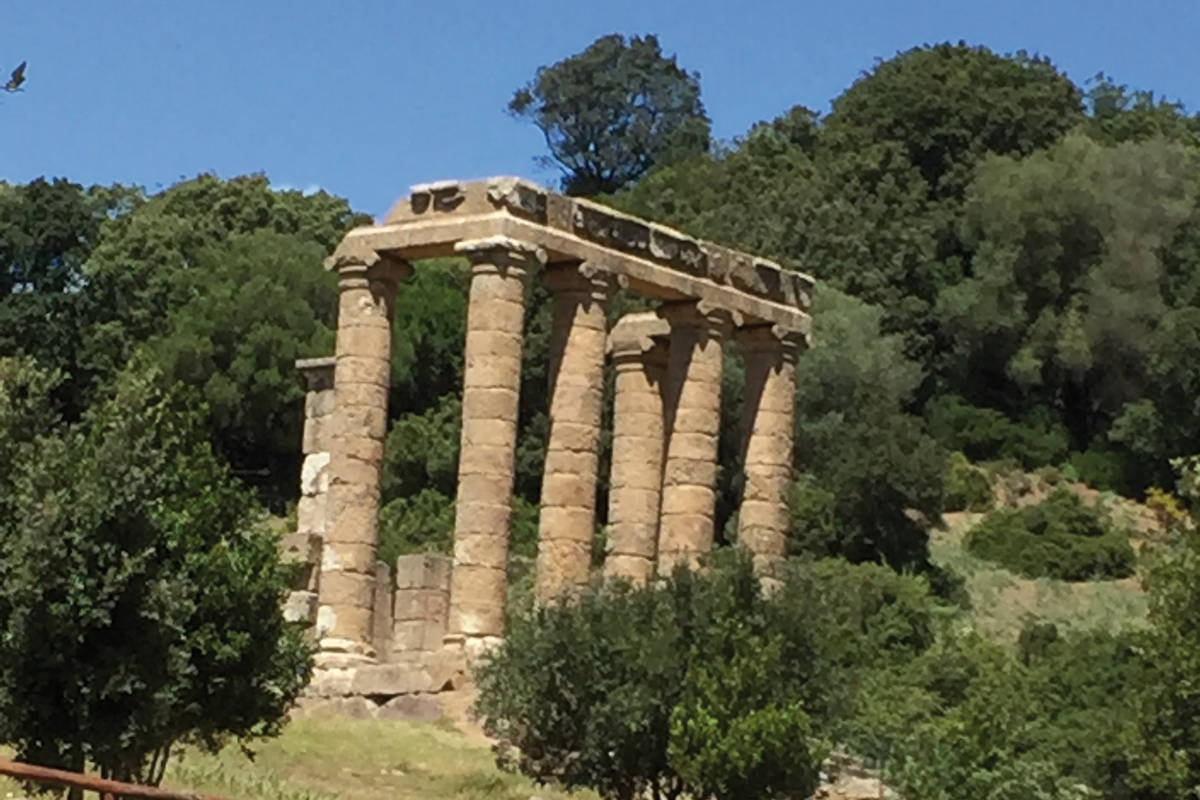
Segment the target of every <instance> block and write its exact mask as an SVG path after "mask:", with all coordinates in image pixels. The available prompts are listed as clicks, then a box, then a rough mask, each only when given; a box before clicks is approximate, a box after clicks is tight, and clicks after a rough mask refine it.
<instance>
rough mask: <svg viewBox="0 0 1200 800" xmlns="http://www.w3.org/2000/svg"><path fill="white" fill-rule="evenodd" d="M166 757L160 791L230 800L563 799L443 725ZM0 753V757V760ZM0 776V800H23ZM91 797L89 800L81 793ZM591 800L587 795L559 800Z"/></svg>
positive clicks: (313, 735) (285, 739) (365, 724)
mask: <svg viewBox="0 0 1200 800" xmlns="http://www.w3.org/2000/svg"><path fill="white" fill-rule="evenodd" d="M252 749H253V751H254V753H255V756H254V759H253V760H250V759H249V758H247V757H246V755H244V754H243V753H242V752H241V750H240V749H239V748H237V747H236V746H232V747H228V748H226V749H225V750H223V751H222V752H221V753H219V754H216V755H210V754H207V753H202V752H198V751H195V750H188V751H185V752H183V753H181V754H180V755H179V756H177V757H173V758H172V761H171V765H170V766H169V767H168V769H167V774H166V778H165V779H164V780H163V787H164V788H167V789H174V790H178V791H192V792H198V793H202V794H211V795H219V796H222V797H228V798H231V800H335V799H336V798H343V799H344V800H484V799H485V798H487V800H529V798H531V797H537V798H541V800H565V798H567V797H568V795H567V794H565V793H563V792H561V791H555V790H551V789H548V788H545V787H538V786H535V785H534V784H533V783H531V782H529V781H528V780H525V779H524V778H521V777H519V776H516V775H510V774H507V773H504V772H501V771H500V770H498V769H497V768H496V766H495V763H494V761H493V759H492V753H491V749H490V747H489V746H488V744H487V743H486V742H485V741H484V740H483V739H482V737H473V736H468V735H466V734H463V733H461V732H459V731H457V730H455V729H454V728H453V727H452V726H451V725H450V724H449V723H445V722H441V723H422V722H406V721H386V722H384V721H379V720H360V719H349V718H330V719H320V720H315V719H314V720H307V719H305V720H296V721H294V722H292V723H291V724H290V725H288V726H287V728H285V729H284V731H283V733H282V735H280V736H279V737H278V738H276V739H270V740H267V741H263V742H258V743H256V744H255V745H254V747H253V748H252ZM6 755H7V753H6ZM33 796H34V795H32V794H30V793H27V792H26V791H25V790H24V789H23V788H22V787H21V785H20V784H18V783H16V782H14V781H6V780H4V779H0V800H18V798H24V797H33ZM87 796H88V797H91V796H92V795H87ZM569 797H571V798H575V799H576V800H595V795H593V794H591V793H590V792H578V793H576V794H573V795H569Z"/></svg>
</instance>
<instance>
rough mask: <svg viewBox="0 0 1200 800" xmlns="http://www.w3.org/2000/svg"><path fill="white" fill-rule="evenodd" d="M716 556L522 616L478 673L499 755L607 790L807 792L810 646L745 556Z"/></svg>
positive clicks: (811, 776) (539, 775)
mask: <svg viewBox="0 0 1200 800" xmlns="http://www.w3.org/2000/svg"><path fill="white" fill-rule="evenodd" d="M718 562H724V563H718V565H717V567H716V568H715V569H714V570H713V571H712V572H711V573H710V574H709V575H705V576H700V575H697V574H695V573H692V572H689V571H688V570H686V569H683V568H681V569H679V570H677V571H676V572H675V573H674V574H673V575H672V576H671V577H670V579H668V580H667V581H664V582H662V583H661V584H656V585H654V586H651V587H644V588H634V587H631V586H630V585H628V584H627V583H625V582H615V583H612V584H608V585H606V586H603V587H598V588H592V589H590V590H588V591H587V592H585V593H584V594H583V595H582V597H580V598H579V600H578V602H574V603H568V604H562V605H553V606H549V607H543V608H540V609H538V610H537V611H536V612H535V613H534V614H533V615H532V616H530V617H528V618H526V619H523V620H519V621H517V623H516V624H515V625H514V627H513V628H512V630H510V632H509V635H508V637H507V638H506V639H505V641H504V643H503V644H501V645H500V646H499V647H498V648H497V649H496V650H494V651H493V652H492V654H491V655H490V656H489V657H488V658H487V659H485V660H484V662H483V663H482V664H481V666H480V667H479V669H478V673H477V676H476V677H477V680H478V684H479V689H480V696H479V700H478V703H477V707H476V708H477V711H478V712H479V714H480V716H481V718H482V719H483V722H484V730H485V731H487V733H488V734H489V735H491V736H493V737H495V738H497V739H499V740H500V741H501V745H500V746H499V748H498V750H497V752H498V755H499V761H500V763H501V765H502V766H507V767H510V768H516V769H519V770H520V771H521V772H523V773H525V774H526V775H529V776H530V777H532V778H533V779H534V780H537V781H539V782H543V783H557V784H561V785H562V786H564V787H565V788H567V789H574V788H583V787H588V788H591V789H594V790H595V791H596V792H597V793H599V794H600V796H601V797H604V798H634V797H642V796H655V797H676V796H679V794H680V793H681V792H682V793H686V794H688V795H689V796H695V797H711V796H714V795H715V796H721V797H746V798H756V797H762V798H767V797H778V796H806V795H807V793H809V792H811V791H812V790H813V789H814V788H815V786H816V776H817V769H818V765H819V763H820V762H819V758H818V756H817V754H816V753H815V752H813V751H810V749H809V744H808V742H809V740H810V738H811V728H810V721H809V718H808V716H807V714H806V713H805V711H804V709H803V707H802V704H801V703H800V701H799V697H800V695H801V691H800V690H801V685H802V684H803V682H804V680H805V679H806V678H807V677H808V675H809V674H810V673H811V660H812V649H811V647H810V646H808V644H809V642H808V640H807V639H806V640H805V641H804V642H802V643H794V642H789V641H787V640H785V639H784V637H782V636H780V635H779V634H777V633H775V632H773V631H772V630H770V628H769V626H768V614H767V602H768V601H766V600H765V599H764V598H763V596H762V592H761V589H760V587H759V583H758V580H757V579H756V578H755V577H754V574H753V571H752V569H751V567H750V565H749V561H748V559H746V558H744V557H741V558H737V559H734V563H728V562H725V560H724V559H718ZM797 644H799V645H800V646H799V647H797V646H796V645H797Z"/></svg>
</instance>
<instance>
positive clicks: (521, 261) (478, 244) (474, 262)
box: [454, 236, 546, 273]
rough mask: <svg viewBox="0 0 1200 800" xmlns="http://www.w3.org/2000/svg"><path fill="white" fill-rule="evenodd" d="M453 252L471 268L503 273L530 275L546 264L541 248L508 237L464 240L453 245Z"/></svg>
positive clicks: (544, 253)
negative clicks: (463, 258) (465, 259)
mask: <svg viewBox="0 0 1200 800" xmlns="http://www.w3.org/2000/svg"><path fill="white" fill-rule="evenodd" d="M454 252H455V253H459V254H461V255H463V256H466V258H467V260H468V261H470V262H471V266H472V267H486V268H489V269H498V270H501V271H504V272H507V271H509V270H520V271H522V272H524V273H530V272H533V271H534V270H536V269H537V268H538V267H540V266H542V265H543V264H545V263H546V251H545V250H543V249H542V248H541V247H538V246H537V245H536V244H533V243H531V242H524V241H521V240H520V239H513V238H510V237H508V236H489V237H487V238H486V239H465V240H463V241H461V242H458V243H457V244H455V245H454Z"/></svg>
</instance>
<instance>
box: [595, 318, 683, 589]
mask: <svg viewBox="0 0 1200 800" xmlns="http://www.w3.org/2000/svg"><path fill="white" fill-rule="evenodd" d="M670 330H671V329H670V326H669V325H668V324H667V321H666V320H665V319H663V318H662V317H660V316H658V315H657V314H655V313H654V312H645V313H636V314H626V315H625V316H624V317H622V318H621V319H620V321H618V322H617V324H616V325H614V326H613V330H612V334H611V335H610V336H609V340H608V341H609V346H608V349H609V352H610V353H611V354H612V363H613V370H614V372H615V373H616V375H615V381H614V384H615V385H614V394H613V432H612V436H613V439H612V474H611V477H610V479H609V493H608V546H609V551H608V555H607V556H606V558H605V560H604V574H605V576H606V577H610V578H627V579H629V580H630V581H632V582H634V583H645V582H646V581H648V580H649V579H650V578H651V577H653V575H654V562H655V558H656V556H657V554H658V515H659V510H660V508H661V501H662V467H663V399H664V398H663V381H664V380H665V377H666V371H667V348H666V345H665V344H663V343H660V342H657V341H655V339H656V337H664V336H666V335H668V334H669V333H670Z"/></svg>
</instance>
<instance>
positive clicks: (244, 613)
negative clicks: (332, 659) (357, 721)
mask: <svg viewBox="0 0 1200 800" xmlns="http://www.w3.org/2000/svg"><path fill="white" fill-rule="evenodd" d="M8 370H9V366H6V365H5V364H4V362H2V361H0V377H7V373H8ZM23 372H24V370H20V371H18V372H17V374H16V375H15V377H16V378H17V379H18V380H19V381H20V383H19V384H18V385H17V387H15V388H18V389H21V391H19V392H17V393H10V392H9V391H7V389H6V387H3V386H2V384H3V383H4V381H2V380H0V454H4V455H6V456H11V459H10V458H4V459H0V630H3V631H4V635H3V636H0V742H3V743H4V744H6V745H11V746H12V747H13V749H14V750H15V751H16V753H17V756H18V757H19V758H20V759H21V760H23V761H30V762H33V763H38V764H44V765H48V766H58V767H65V768H69V769H73V770H77V771H78V770H81V769H82V768H83V767H84V765H85V764H86V763H89V762H90V763H92V764H95V765H97V766H98V767H99V768H100V771H101V773H102V774H104V775H107V776H110V777H116V778H118V779H131V778H132V779H136V780H138V781H141V782H149V783H157V782H158V781H159V780H160V779H161V777H162V771H163V769H164V768H165V766H166V762H167V758H166V756H167V753H168V752H169V750H170V748H171V746H172V745H173V744H175V743H177V742H179V741H181V740H188V741H191V742H195V743H197V744H199V745H202V746H204V747H207V748H209V749H214V750H215V749H217V748H218V747H219V746H220V745H221V744H222V743H223V742H224V741H226V740H228V739H229V738H231V737H238V738H242V739H248V738H253V737H256V736H264V735H274V734H276V733H278V732H279V730H280V728H281V726H282V725H283V722H284V715H285V713H286V711H287V709H288V708H289V707H290V706H291V704H292V701H293V700H294V699H295V697H296V695H297V694H298V693H299V691H300V689H301V688H303V686H304V684H305V683H306V682H307V679H308V673H309V670H310V662H309V646H308V644H307V643H306V641H305V639H304V636H303V632H302V630H301V629H300V627H299V626H298V625H295V624H292V623H288V622H286V621H285V620H284V618H283V613H282V609H281V601H282V599H283V595H284V593H285V591H286V589H287V585H288V578H289V575H288V572H289V570H288V569H287V568H286V567H285V566H284V565H283V564H282V563H281V562H280V560H279V551H278V539H277V538H276V536H275V534H273V533H272V532H271V531H269V530H267V528H266V527H265V525H262V524H261V523H260V519H261V513H260V512H259V511H258V510H257V508H256V506H255V502H254V499H253V497H252V495H250V494H249V493H248V492H247V491H246V490H245V489H244V488H243V487H241V486H240V485H239V484H237V483H236V481H234V480H233V479H232V478H231V477H230V475H229V472H228V470H227V468H226V467H225V465H224V464H223V463H222V462H221V461H220V460H219V459H218V458H217V457H216V456H215V455H214V453H213V449H212V447H211V445H210V444H209V443H208V442H207V441H206V437H205V430H204V416H203V414H202V413H201V412H199V411H197V410H196V409H195V407H194V406H192V405H191V404H190V403H189V402H188V399H189V396H188V394H187V393H186V392H185V391H184V390H183V389H182V388H181V387H178V386H177V387H175V388H174V389H171V390H166V391H163V390H161V389H160V388H159V387H158V385H157V383H158V381H157V378H158V377H161V376H159V375H155V374H154V373H146V372H141V371H130V372H129V373H127V374H123V375H122V376H121V377H120V379H119V380H118V383H117V386H116V389H115V392H114V394H113V396H112V397H108V398H104V399H103V400H102V401H101V402H97V403H96V404H95V405H94V406H93V407H92V408H91V409H90V410H89V411H88V412H87V414H86V416H85V419H84V420H83V421H81V422H79V423H77V424H71V425H63V424H60V425H55V426H45V427H42V428H40V429H38V428H30V427H26V426H24V425H23V424H22V423H24V422H29V421H36V416H34V417H32V418H31V416H30V413H29V412H30V410H36V408H37V407H38V406H40V405H42V403H43V402H44V398H38V399H37V400H36V401H35V402H33V403H29V404H27V403H26V400H28V399H29V398H27V397H26V398H24V399H23V398H22V397H21V394H24V393H25V392H26V391H28V390H40V389H45V388H47V386H48V384H47V383H45V382H43V381H42V380H40V379H38V378H37V377H36V376H26V375H23V374H22V373H23ZM22 387H24V388H22ZM29 406H32V409H31V408H29ZM45 421H46V420H44V419H43V422H45ZM13 423H15V424H17V425H19V426H21V427H11V425H12V424H13Z"/></svg>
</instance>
